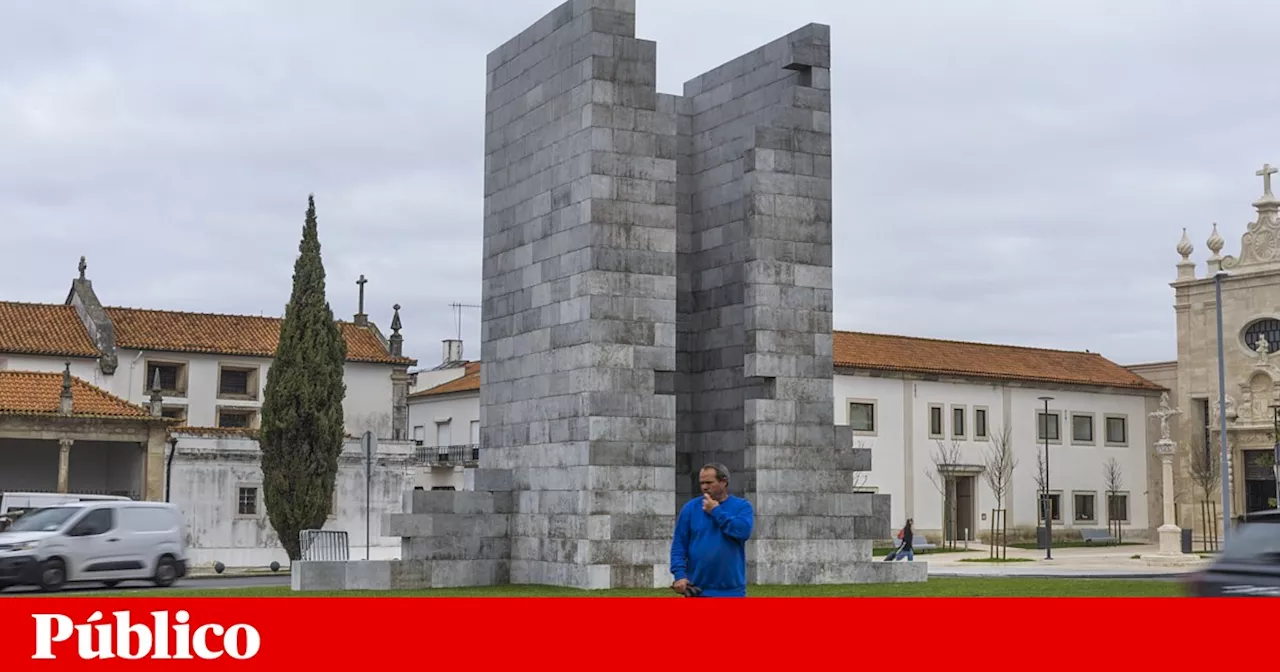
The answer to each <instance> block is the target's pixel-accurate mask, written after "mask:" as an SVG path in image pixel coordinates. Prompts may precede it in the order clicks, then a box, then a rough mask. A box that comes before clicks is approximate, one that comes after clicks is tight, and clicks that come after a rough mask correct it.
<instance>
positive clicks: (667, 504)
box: [293, 0, 926, 590]
mask: <svg viewBox="0 0 1280 672" xmlns="http://www.w3.org/2000/svg"><path fill="white" fill-rule="evenodd" d="M830 53H831V46H830V34H829V29H828V28H827V27H826V26H823V25H818V24H810V25H808V26H805V27H803V28H800V29H799V30H796V31H795V32H792V33H791V34H789V35H786V36H785V37H782V38H780V39H778V40H776V41H774V42H771V43H769V44H767V45H765V46H763V47H761V48H759V49H757V50H755V51H752V52H751V53H748V54H746V55H744V56H742V57H740V58H738V59H735V60H733V61H730V62H728V63H726V64H725V65H722V66H720V67H718V68H716V69H715V70H712V71H711V72H708V73H706V74H704V75H702V76H700V77H698V78H696V79H694V80H692V81H690V82H688V83H686V84H685V89H684V94H683V95H678V96H677V95H669V94H660V93H658V92H657V90H656V79H657V76H656V62H657V61H656V59H657V45H656V44H655V43H654V42H652V41H648V40H641V39H637V38H636V37H635V2H634V0H570V1H569V2H566V3H564V4H563V5H561V6H560V7H558V8H556V9H555V10H553V11H552V12H551V13H549V14H547V15H546V16H544V17H543V18H542V19H540V20H539V21H537V22H536V23H534V24H533V25H532V26H531V27H530V28H528V29H527V30H525V31H524V32H523V33H521V34H519V35H517V36H516V37H514V38H512V39H511V40H510V41H508V42H507V43H506V44H503V45H502V46H501V47H499V48H498V49H497V50H495V51H494V52H492V53H491V54H490V55H489V59H488V89H487V90H488V95H487V101H486V124H485V209H484V272H483V275H484V288H483V294H482V296H483V304H484V305H483V324H482V344H481V361H483V362H484V365H483V369H482V373H481V376H482V381H481V392H480V406H481V410H480V425H481V430H480V432H481V452H480V467H479V468H478V469H477V471H476V474H475V487H476V490H475V491H474V492H471V491H468V492H427V491H416V492H410V493H406V494H405V507H404V508H405V513H402V514H394V515H391V516H389V521H388V529H389V530H390V531H391V533H392V534H397V535H400V536H401V537H403V544H402V558H403V559H402V560H398V561H386V562H352V563H336V564H335V563H322V562H302V563H297V564H295V566H294V570H293V582H294V587H295V588H296V589H303V590H312V589H335V588H341V587H350V588H355V587H384V588H411V587H428V586H440V587H443V586H465V585H494V584H501V583H519V584H553V585H561V586H573V587H579V588H617V587H658V586H665V585H668V584H669V583H670V582H671V575H670V572H669V568H668V561H669V548H670V537H671V532H672V530H673V527H674V520H675V513H676V511H677V509H678V507H679V506H680V505H682V504H683V503H684V502H686V501H687V500H688V499H689V498H691V497H693V496H694V495H695V494H696V492H697V487H696V484H695V483H696V472H697V469H698V467H700V466H701V465H702V464H704V463H706V462H710V461H719V462H723V463H725V464H726V465H727V466H729V468H730V470H731V473H732V478H731V491H732V492H734V493H735V494H738V495H741V496H745V497H747V498H748V499H750V500H751V502H752V504H753V505H754V507H755V511H756V527H755V533H754V535H753V538H752V540H751V541H750V542H749V545H748V551H747V559H748V580H749V581H750V582H752V583H772V584H796V583H802V584H807V583H854V582H885V581H923V580H925V578H926V577H925V574H926V572H925V570H926V567H925V565H924V563H885V562H872V560H871V540H872V539H874V538H882V539H887V538H889V537H890V536H891V531H890V521H889V518H888V515H889V498H888V496H887V495H874V494H867V493H856V492H854V491H853V490H854V475H855V473H856V472H859V471H867V470H869V469H870V468H871V453H870V451H869V450H867V449H854V448H853V447H852V443H853V441H852V435H851V433H850V432H849V430H848V427H838V426H836V425H835V423H834V399H833V396H832V392H833V391H832V374H833V369H832V273H831V269H832V251H831V233H832V209H831V201H832V191H831V95H830V94H831V90H830V81H831V80H830Z"/></svg>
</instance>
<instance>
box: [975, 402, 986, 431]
mask: <svg viewBox="0 0 1280 672" xmlns="http://www.w3.org/2000/svg"><path fill="white" fill-rule="evenodd" d="M973 438H975V439H986V438H987V409H985V408H975V409H973Z"/></svg>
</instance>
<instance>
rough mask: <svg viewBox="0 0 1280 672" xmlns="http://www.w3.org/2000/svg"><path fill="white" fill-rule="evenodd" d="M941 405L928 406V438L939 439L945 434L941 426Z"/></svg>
mask: <svg viewBox="0 0 1280 672" xmlns="http://www.w3.org/2000/svg"><path fill="white" fill-rule="evenodd" d="M942 419H943V418H942V407H941V406H937V405H933V406H930V407H929V438H931V439H941V438H943V437H944V436H945V434H944V433H943V427H942Z"/></svg>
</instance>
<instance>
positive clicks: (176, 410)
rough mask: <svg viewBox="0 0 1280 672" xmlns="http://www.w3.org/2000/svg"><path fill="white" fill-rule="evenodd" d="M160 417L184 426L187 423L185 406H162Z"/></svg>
mask: <svg viewBox="0 0 1280 672" xmlns="http://www.w3.org/2000/svg"><path fill="white" fill-rule="evenodd" d="M160 415H162V416H164V417H166V418H173V419H175V420H178V421H180V422H182V423H184V424H185V423H186V421H187V407H186V406H162V407H161V408H160Z"/></svg>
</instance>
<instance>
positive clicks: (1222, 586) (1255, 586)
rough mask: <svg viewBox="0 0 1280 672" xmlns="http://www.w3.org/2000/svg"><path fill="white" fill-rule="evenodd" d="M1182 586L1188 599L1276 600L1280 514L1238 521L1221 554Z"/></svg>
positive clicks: (1256, 514) (1278, 592) (1279, 588)
mask: <svg viewBox="0 0 1280 672" xmlns="http://www.w3.org/2000/svg"><path fill="white" fill-rule="evenodd" d="M1186 585H1187V592H1188V593H1189V594H1190V595H1191V596H1192V597H1280V510H1273V511H1255V512H1253V513H1249V514H1246V515H1242V516H1240V517H1238V518H1237V519H1236V524H1235V525H1234V526H1233V527H1232V529H1231V535H1230V540H1229V541H1228V542H1227V544H1226V545H1225V546H1224V547H1223V548H1222V553H1220V554H1219V555H1218V557H1217V558H1215V559H1214V560H1213V563H1212V564H1210V565H1209V566H1208V567H1206V568H1205V569H1204V570H1201V571H1198V572H1193V573H1191V574H1189V575H1188V576H1187V577H1186Z"/></svg>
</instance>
